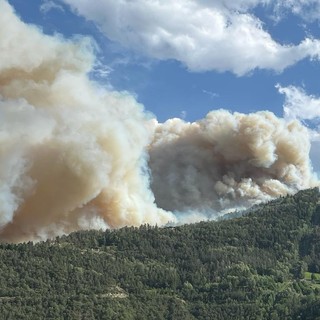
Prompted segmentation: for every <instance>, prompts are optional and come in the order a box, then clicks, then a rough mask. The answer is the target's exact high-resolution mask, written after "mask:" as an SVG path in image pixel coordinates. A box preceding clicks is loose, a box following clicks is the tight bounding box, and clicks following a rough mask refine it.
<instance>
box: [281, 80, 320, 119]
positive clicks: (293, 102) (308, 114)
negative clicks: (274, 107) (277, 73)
mask: <svg viewBox="0 0 320 320" xmlns="http://www.w3.org/2000/svg"><path fill="white" fill-rule="evenodd" d="M276 87H277V89H278V90H279V92H280V93H281V94H284V95H285V103H284V106H283V112H284V117H285V118H290V119H299V120H313V119H315V118H318V117H320V97H316V96H314V95H308V94H307V93H306V92H305V90H304V89H303V88H300V87H295V86H288V87H281V86H280V85H277V86H276Z"/></svg>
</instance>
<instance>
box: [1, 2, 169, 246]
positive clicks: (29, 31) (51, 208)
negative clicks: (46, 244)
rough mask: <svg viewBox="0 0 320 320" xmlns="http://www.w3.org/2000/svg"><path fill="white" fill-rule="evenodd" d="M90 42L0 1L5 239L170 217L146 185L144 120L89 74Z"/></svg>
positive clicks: (128, 101)
mask: <svg viewBox="0 0 320 320" xmlns="http://www.w3.org/2000/svg"><path fill="white" fill-rule="evenodd" d="M91 48H92V46H91V44H90V41H89V40H88V39H82V40H78V41H66V40H64V39H60V38H58V37H49V36H45V35H44V34H42V33H41V31H40V30H38V29H37V28H36V27H33V26H29V25H26V24H24V23H23V22H21V21H20V20H19V19H18V18H17V17H16V15H15V14H14V12H13V10H12V8H11V7H10V5H9V4H8V3H7V2H6V1H4V0H0V200H1V201H0V239H2V240H7V241H8V240H9V241H21V240H27V239H42V238H47V237H52V236H55V235H57V234H62V233H67V232H70V231H73V230H78V229H87V228H90V227H95V228H99V227H102V228H105V227H108V226H110V227H120V226H124V225H139V224H141V223H153V224H155V223H158V224H163V223H166V222H167V221H170V220H173V219H174V217H173V216H172V214H170V213H167V212H164V211H163V210H161V209H158V208H157V207H156V205H155V204H154V197H153V194H152V193H151V192H150V190H149V187H148V186H149V178H148V175H147V174H146V172H147V170H146V154H145V148H146V146H147V145H148V144H149V142H150V137H152V131H151V127H150V123H149V122H150V120H148V119H147V118H146V116H145V114H144V112H143V108H142V106H141V105H139V104H138V103H137V102H136V101H135V100H134V99H133V98H132V97H131V96H129V95H126V94H122V93H117V92H108V91H106V90H104V89H103V88H99V87H98V85H97V84H95V83H93V82H91V81H90V80H89V79H88V76H87V73H88V72H89V71H90V69H91V67H92V65H93V62H94V55H93V54H92V49H91Z"/></svg>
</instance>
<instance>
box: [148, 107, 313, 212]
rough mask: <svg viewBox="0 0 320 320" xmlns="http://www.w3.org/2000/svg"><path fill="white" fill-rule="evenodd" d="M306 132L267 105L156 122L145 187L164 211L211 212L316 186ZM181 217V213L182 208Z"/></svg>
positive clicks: (247, 204)
mask: <svg viewBox="0 0 320 320" xmlns="http://www.w3.org/2000/svg"><path fill="white" fill-rule="evenodd" d="M309 151H310V142H309V135H308V131H307V129H306V128H305V127H303V126H302V125H301V124H300V123H299V122H297V121H291V122H286V121H285V120H283V119H278V118H277V117H276V116H275V115H274V114H272V113H270V112H258V113H255V114H249V115H245V114H240V113H235V114H231V113H229V112H228V111H225V110H219V111H213V112H210V113H209V114H208V115H207V117H206V118H205V119H203V120H200V121H198V122H195V123H185V122H184V121H182V120H180V119H171V120H168V121H167V122H165V123H164V124H156V132H155V138H154V141H153V143H152V145H151V147H150V161H149V165H150V168H151V171H152V177H153V180H152V190H153V192H154V194H155V198H156V202H157V204H158V205H159V206H160V207H161V208H163V209H166V210H171V211H179V212H181V211H182V212H188V211H191V212H192V213H193V212H194V210H199V211H201V212H207V213H209V214H214V213H218V212H220V213H221V211H225V210H228V209H235V208H239V207H244V208H246V207H248V206H250V205H252V204H255V203H257V202H261V201H267V200H270V199H273V198H274V197H277V196H280V195H286V194H288V193H293V192H296V191H297V190H300V189H304V188H308V187H311V186H314V185H316V184H317V183H318V182H317V181H316V180H315V178H314V176H313V174H312V168H311V164H310V159H309ZM182 216H183V214H182Z"/></svg>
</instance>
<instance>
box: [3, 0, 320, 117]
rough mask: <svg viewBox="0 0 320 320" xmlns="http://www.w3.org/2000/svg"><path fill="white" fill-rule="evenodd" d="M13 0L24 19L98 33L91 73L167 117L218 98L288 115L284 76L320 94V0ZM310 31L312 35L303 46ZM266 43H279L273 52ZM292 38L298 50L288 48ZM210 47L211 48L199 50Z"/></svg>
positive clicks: (212, 104)
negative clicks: (96, 60)
mask: <svg viewBox="0 0 320 320" xmlns="http://www.w3.org/2000/svg"><path fill="white" fill-rule="evenodd" d="M9 2H10V3H11V5H13V6H14V8H15V10H16V12H17V13H18V15H19V16H20V17H21V18H22V20H23V21H25V22H28V23H32V24H36V25H38V26H40V27H41V28H42V29H43V31H44V32H45V33H47V34H54V33H60V34H62V35H63V36H64V37H66V38H70V37H75V36H78V35H81V36H89V37H91V38H93V39H94V41H95V42H96V44H97V46H98V48H99V52H98V58H99V61H100V66H99V67H98V68H97V72H96V73H94V74H93V75H92V77H93V78H95V79H96V80H97V81H99V82H100V83H102V84H104V85H106V86H110V85H111V86H112V87H113V88H114V89H115V90H126V91H129V92H130V93H132V94H134V95H135V96H136V98H137V100H138V101H139V102H141V103H142V104H143V105H144V106H145V108H146V109H147V110H149V111H151V112H152V113H153V114H154V115H155V116H156V117H157V118H158V119H159V121H165V120H167V119H169V118H172V117H182V118H184V119H185V120H186V121H194V120H197V119H199V118H202V117H204V116H205V115H206V113H207V112H208V111H210V110H214V109H219V108H224V109H228V110H231V111H238V112H243V113H249V112H254V111H258V110H270V111H272V112H274V113H275V114H276V115H278V116H283V105H284V103H285V98H286V97H287V100H288V99H290V97H289V96H290V93H291V92H292V91H290V92H285V91H284V92H283V94H280V93H279V89H277V88H276V85H277V84H279V85H280V86H281V87H282V88H287V90H289V89H290V88H291V89H292V88H298V89H299V90H300V93H301V94H302V95H303V97H302V99H304V98H307V97H310V96H313V97H314V98H315V100H317V99H318V98H317V97H318V96H319V95H320V88H319V85H318V81H317V80H318V75H319V70H320V61H319V54H320V50H319V48H320V45H319V43H318V40H317V39H318V38H320V31H319V21H318V20H317V15H316V12H320V4H319V2H318V1H314V0H310V1H272V0H265V1H258V0H243V1H239V2H238V4H233V2H232V1H230V0H224V1H223V0H216V1H205V0H199V1H187V0H179V1H176V2H171V1H163V2H161V3H162V5H160V6H159V4H157V1H150V0H136V1H119V2H117V1H109V0H104V1H89V0H81V1H76V0H61V1H45V0H42V1H41V0H33V1H25V0H10V1H9ZM173 3H175V4H177V5H173ZM171 6H172V8H171ZM317 10H318V11H317ZM168 12H169V13H170V12H172V16H171V17H170V16H168V15H167V14H168ZM114 16H116V18H114ZM122 16H123V17H124V18H125V23H124V24H125V27H124V28H122V26H121V21H122V20H121V17H122ZM150 17H151V18H150ZM188 18H190V21H188V20H187V19H188ZM219 19H220V20H219ZM153 20H154V21H153ZM216 21H218V22H216ZM219 21H220V22H219ZM223 23H226V24H225V25H224V26H223ZM228 26H229V27H228ZM228 28H229V29H230V28H234V30H229V31H228V30H227V29H228ZM120 29H121V30H120ZM159 30H160V31H159ZM199 30H205V32H203V33H201V32H199ZM157 32H159V33H160V32H162V33H161V34H160V35H159V34H157ZM219 33H221V34H220V39H219V40H217V39H216V38H215V34H219ZM163 34H164V35H163ZM168 34H169V35H168ZM181 35H187V36H188V40H190V39H191V40H190V41H192V46H193V47H192V49H190V48H189V47H186V48H187V49H184V46H188V45H189V44H188V43H184V42H183V41H184V40H183V39H182V40H181ZM179 37H180V38H179ZM235 37H236V38H235ZM242 37H243V39H242ZM248 37H251V39H249V40H248ZM151 38H152V39H151ZM306 38H308V39H309V40H310V43H309V45H306V46H304V47H303V48H300V49H297V48H298V47H299V45H300V44H301V43H302V42H303V41H304V40H305V39H306ZM150 39H151V40H150ZM154 39H156V40H154ZM179 39H180V40H181V41H180V40H179ZM157 41H158V43H156V44H154V42H157ZM179 41H180V42H179ZM210 41H211V43H210ZM248 41H249V42H248ZM255 41H256V43H255ZM246 42H248V46H251V48H249V49H250V50H252V51H253V52H254V53H253V55H252V58H251V57H249V58H248V57H247V56H248V55H251V54H252V52H250V50H247V48H246V47H245V46H246ZM239 43H240V44H239ZM241 43H243V45H242V44H241ZM179 46H181V48H180V47H179ZM197 46H198V47H197ZM268 46H269V47H270V46H274V48H273V49H272V50H273V51H272V52H271V51H270V52H269V51H268V50H269V49H268ZM188 48H189V49H190V50H189V49H188ZM266 48H267V49H266ZM284 48H290V50H291V49H292V50H291V51H292V52H290V50H288V52H287V53H281V50H283V49H284ZM188 50H189V51H188ZM202 50H203V51H206V53H203V54H198V53H199V52H200V51H202ZM254 50H256V52H255V51H254ZM298 51H299V52H300V53H299V52H298ZM213 52H214V53H213ZM297 52H298V53H297ZM301 52H302V53H301ZM272 54H274V58H272V59H273V60H272V59H271V60H270V61H269V60H268V56H271V55H272ZM286 55H287V56H286ZM295 55H296V56H295ZM224 56H225V59H224ZM250 59H252V61H253V63H252V64H251V60H250ZM290 59H291V60H292V61H290ZM265 60H266V61H265ZM220 66H221V67H220ZM99 68H100V71H102V72H99ZM104 71H106V73H104ZM316 102H318V101H316ZM289 103H291V101H289ZM296 108H298V107H297V106H296ZM301 108H303V106H301ZM313 113H316V111H314V112H313ZM316 116H317V115H316ZM296 117H297V118H299V117H300V115H298V114H297V115H296ZM300 118H301V117H300Z"/></svg>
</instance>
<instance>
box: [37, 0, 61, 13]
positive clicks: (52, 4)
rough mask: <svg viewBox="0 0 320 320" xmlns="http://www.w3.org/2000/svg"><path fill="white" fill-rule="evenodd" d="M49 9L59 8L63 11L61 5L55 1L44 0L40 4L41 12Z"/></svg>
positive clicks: (46, 11)
mask: <svg viewBox="0 0 320 320" xmlns="http://www.w3.org/2000/svg"><path fill="white" fill-rule="evenodd" d="M51 10H60V11H62V12H64V8H63V6H62V5H60V4H57V3H56V2H54V1H51V0H44V1H43V3H42V4H41V6H40V11H41V12H42V13H44V14H46V13H48V12H49V11H51Z"/></svg>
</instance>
